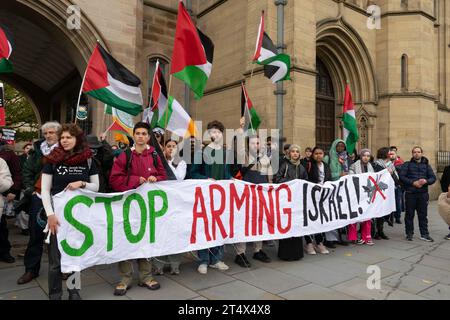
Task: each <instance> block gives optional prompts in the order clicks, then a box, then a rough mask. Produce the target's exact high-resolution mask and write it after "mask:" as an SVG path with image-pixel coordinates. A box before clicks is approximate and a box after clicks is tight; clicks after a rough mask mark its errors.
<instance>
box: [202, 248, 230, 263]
mask: <svg viewBox="0 0 450 320" xmlns="http://www.w3.org/2000/svg"><path fill="white" fill-rule="evenodd" d="M223 251H224V247H223V246H219V247H212V248H208V249H203V250H198V251H197V255H198V258H199V260H200V262H199V264H206V265H212V264H216V263H217V262H219V261H223Z"/></svg>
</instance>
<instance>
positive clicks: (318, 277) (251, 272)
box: [0, 202, 450, 300]
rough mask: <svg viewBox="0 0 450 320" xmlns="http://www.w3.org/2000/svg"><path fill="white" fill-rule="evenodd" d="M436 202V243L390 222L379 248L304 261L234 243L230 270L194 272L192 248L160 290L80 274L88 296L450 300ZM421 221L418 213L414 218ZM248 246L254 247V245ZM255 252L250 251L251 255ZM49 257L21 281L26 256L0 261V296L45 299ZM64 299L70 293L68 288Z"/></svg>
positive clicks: (343, 250)
mask: <svg viewBox="0 0 450 320" xmlns="http://www.w3.org/2000/svg"><path fill="white" fill-rule="evenodd" d="M436 205H437V203H436V202H433V203H432V204H431V205H430V210H429V228H430V234H431V236H432V237H433V238H434V239H435V242H434V243H427V242H423V241H420V240H419V238H418V234H419V232H418V226H417V220H416V221H415V224H416V236H415V238H414V241H413V242H408V241H406V240H405V239H404V224H402V225H397V224H396V225H395V226H394V227H393V228H391V227H389V226H387V225H386V226H385V231H386V234H387V235H388V236H389V237H390V238H391V240H379V241H375V246H373V247H368V246H355V245H350V246H348V247H338V248H337V249H335V250H332V252H331V254H330V255H328V256H324V255H316V256H306V255H305V258H304V259H302V260H301V261H298V262H284V261H280V260H278V259H277V258H276V248H274V247H265V248H264V250H265V251H266V252H268V254H269V255H270V256H271V257H272V258H273V262H272V263H269V264H264V263H260V262H258V261H254V260H251V259H250V261H251V263H252V268H250V269H244V268H241V267H239V266H237V265H236V264H234V262H233V260H234V248H233V246H227V248H226V259H225V261H226V263H227V264H228V265H229V266H230V267H231V268H230V270H228V271H227V272H219V271H216V270H212V269H208V274H207V275H200V274H198V273H197V271H196V267H197V265H196V263H195V262H194V261H193V260H194V256H193V255H192V254H191V253H187V254H186V255H185V257H184V259H183V260H184V261H183V264H182V265H181V274H180V275H178V276H172V275H164V276H157V279H158V280H159V281H160V283H161V289H160V290H157V291H149V290H147V289H144V288H140V287H138V286H137V285H136V284H137V282H135V285H134V286H133V288H131V289H130V290H129V291H128V293H127V295H126V296H123V297H115V296H113V294H112V292H113V289H114V284H115V283H116V282H117V281H118V280H119V278H118V272H117V266H116V265H107V266H97V267H94V268H91V269H89V270H85V271H83V272H82V280H81V285H82V291H81V295H82V297H83V299H85V300H88V299H108V300H110V299H118V300H120V299H148V300H150V299H151V300H153V299H180V300H183V299H188V300H190V299H194V300H204V299H227V300H239V299H300V300H308V299H326V300H330V299H376V300H385V299H387V300H397V299H412V300H415V299H419V300H423V299H450V241H448V240H444V239H443V238H444V236H445V235H446V234H448V232H449V231H448V227H447V226H446V225H445V223H444V222H443V220H442V219H441V218H440V216H439V215H438V213H437V206H436ZM416 219H417V218H416ZM18 233H19V231H18V229H16V228H14V227H11V228H10V239H12V244H13V255H14V256H15V257H17V256H18V254H19V253H21V252H23V251H24V249H25V247H26V242H27V240H28V238H27V237H25V236H22V235H19V234H18ZM249 249H250V247H249ZM249 257H251V255H249ZM47 265H48V264H47V257H46V254H44V261H43V263H42V270H41V276H40V277H38V278H37V279H35V280H33V281H32V282H30V283H28V284H26V285H22V286H19V285H17V284H16V281H17V279H18V278H19V277H20V275H21V274H22V273H23V272H24V268H23V258H17V260H16V263H15V264H12V265H8V264H5V263H1V262H0V300H27V299H47V292H48V288H47ZM370 265H376V266H378V267H380V269H381V278H382V280H381V288H380V289H378V290H377V289H374V290H369V289H368V288H367V285H366V282H367V278H368V277H369V276H370V275H369V274H368V273H367V267H368V266H370ZM65 298H67V295H66V294H65Z"/></svg>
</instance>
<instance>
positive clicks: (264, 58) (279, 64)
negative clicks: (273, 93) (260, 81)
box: [253, 11, 291, 83]
mask: <svg viewBox="0 0 450 320" xmlns="http://www.w3.org/2000/svg"><path fill="white" fill-rule="evenodd" d="M256 39H257V40H256V48H255V54H254V56H253V62H255V63H257V64H260V65H263V66H264V76H266V77H267V78H269V79H270V80H272V82H273V83H276V82H278V81H284V80H291V78H290V76H289V73H290V69H291V57H289V55H287V54H285V53H278V51H277V47H276V46H275V45H274V44H273V41H272V40H271V39H270V38H269V36H268V35H267V33H266V32H265V31H264V11H263V12H262V15H261V21H260V23H259V28H258V36H257V38H256Z"/></svg>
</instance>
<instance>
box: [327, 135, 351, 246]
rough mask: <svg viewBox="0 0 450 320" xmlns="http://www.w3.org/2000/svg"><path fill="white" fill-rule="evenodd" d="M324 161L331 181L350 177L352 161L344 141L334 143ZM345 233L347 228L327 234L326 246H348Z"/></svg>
mask: <svg viewBox="0 0 450 320" xmlns="http://www.w3.org/2000/svg"><path fill="white" fill-rule="evenodd" d="M324 161H325V162H326V163H327V164H328V165H329V166H330V169H331V181H337V180H339V178H340V177H343V176H346V175H348V173H349V170H350V166H351V164H352V161H351V159H350V156H349V155H348V153H347V145H346V144H345V142H344V140H341V139H336V140H334V141H333V143H332V144H331V148H330V152H329V155H328V156H326V157H325V158H324ZM345 231H346V228H342V229H339V230H333V231H329V232H325V238H326V241H325V245H326V246H327V247H329V248H336V246H335V245H334V243H338V244H340V245H344V246H346V245H348V243H347V242H346V241H345V240H344V234H345Z"/></svg>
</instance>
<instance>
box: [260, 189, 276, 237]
mask: <svg viewBox="0 0 450 320" xmlns="http://www.w3.org/2000/svg"><path fill="white" fill-rule="evenodd" d="M272 191H273V187H272V186H270V187H269V192H268V194H269V208H267V202H266V199H265V197H264V192H263V187H262V186H258V196H259V219H258V222H259V234H260V235H262V234H263V219H264V215H265V216H266V224H267V227H268V229H269V233H270V234H274V233H275V228H274V225H275V214H274V209H273V196H272Z"/></svg>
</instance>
